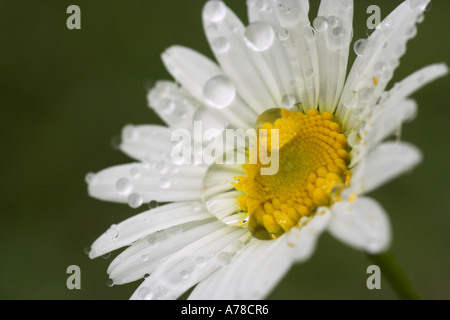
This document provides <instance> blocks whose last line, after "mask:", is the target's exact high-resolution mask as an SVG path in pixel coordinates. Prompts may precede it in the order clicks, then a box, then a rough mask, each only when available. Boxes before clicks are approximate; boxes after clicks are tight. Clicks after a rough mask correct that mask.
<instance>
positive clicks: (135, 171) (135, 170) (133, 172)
mask: <svg viewBox="0 0 450 320" xmlns="http://www.w3.org/2000/svg"><path fill="white" fill-rule="evenodd" d="M140 176H141V170H139V168H136V167H133V168H131V169H130V177H132V178H133V179H137V178H139V177H140Z"/></svg>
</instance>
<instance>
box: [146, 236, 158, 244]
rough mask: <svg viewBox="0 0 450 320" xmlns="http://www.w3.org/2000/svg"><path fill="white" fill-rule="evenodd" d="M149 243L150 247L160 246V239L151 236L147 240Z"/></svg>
mask: <svg viewBox="0 0 450 320" xmlns="http://www.w3.org/2000/svg"><path fill="white" fill-rule="evenodd" d="M147 242H148V244H149V246H150V247H156V246H157V245H158V237H156V236H151V237H149V238H148V239H147Z"/></svg>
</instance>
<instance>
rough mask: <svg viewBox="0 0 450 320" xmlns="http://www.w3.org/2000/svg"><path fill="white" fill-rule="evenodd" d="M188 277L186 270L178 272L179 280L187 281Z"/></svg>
mask: <svg viewBox="0 0 450 320" xmlns="http://www.w3.org/2000/svg"><path fill="white" fill-rule="evenodd" d="M188 277H189V272H187V271H186V270H182V271H180V279H183V280H184V279H187V278H188Z"/></svg>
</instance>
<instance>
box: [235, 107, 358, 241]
mask: <svg viewBox="0 0 450 320" xmlns="http://www.w3.org/2000/svg"><path fill="white" fill-rule="evenodd" d="M260 129H266V130H267V135H266V136H265V137H263V138H260V137H258V141H257V144H256V145H257V146H261V143H263V145H264V144H266V143H267V146H265V148H267V151H270V150H271V141H270V137H271V133H270V131H271V130H274V129H276V130H278V136H279V141H278V151H279V170H278V172H277V173H276V174H273V175H261V170H260V169H261V168H263V167H267V166H269V165H270V164H269V165H267V164H262V163H261V161H260V159H259V156H258V159H257V160H258V161H257V163H256V164H245V165H243V166H242V167H243V169H244V170H245V173H246V176H245V177H237V178H236V179H235V182H233V186H234V187H235V188H236V190H238V191H240V192H242V193H243V194H244V195H241V196H240V197H239V199H238V204H239V207H240V208H241V209H242V210H243V211H246V212H247V213H248V215H249V222H248V228H249V230H250V231H251V232H252V233H253V235H254V236H255V237H257V238H260V239H274V238H277V237H279V236H280V235H281V234H283V233H284V232H287V231H289V230H290V229H291V228H293V227H295V226H299V225H302V223H301V221H305V220H304V219H309V218H311V216H312V215H314V214H315V213H316V211H317V208H318V207H321V206H330V205H332V203H333V201H334V199H336V198H337V197H335V196H333V195H334V193H333V192H335V190H336V189H339V188H341V186H345V185H348V181H349V179H350V172H349V170H348V161H349V157H350V153H349V151H350V149H349V146H348V143H347V139H346V136H345V134H343V133H342V132H343V130H342V128H341V126H340V125H339V123H338V122H336V121H335V118H334V115H333V114H332V113H329V112H323V113H320V112H319V111H317V110H308V111H307V113H306V114H304V113H294V112H291V111H288V110H285V109H282V110H281V117H280V118H279V119H276V120H275V121H273V123H264V124H263V125H262V126H261V127H260ZM236 181H237V182H236ZM337 186H338V188H336V187H337ZM302 219H303V220H302Z"/></svg>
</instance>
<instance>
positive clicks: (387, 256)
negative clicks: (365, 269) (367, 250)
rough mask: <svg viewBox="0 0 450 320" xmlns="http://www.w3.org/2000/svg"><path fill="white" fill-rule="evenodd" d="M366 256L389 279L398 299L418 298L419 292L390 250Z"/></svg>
mask: <svg viewBox="0 0 450 320" xmlns="http://www.w3.org/2000/svg"><path fill="white" fill-rule="evenodd" d="M367 256H368V257H369V258H370V260H371V261H372V262H373V263H374V264H376V265H377V266H379V267H380V269H381V273H382V274H383V275H384V276H385V277H386V279H387V280H388V281H389V283H390V284H391V286H392V288H393V289H394V291H395V292H396V293H397V294H398V296H399V297H400V299H403V300H420V296H419V294H418V293H417V291H416V289H415V288H414V286H413V284H412V283H411V281H410V280H409V279H408V276H407V275H406V273H405V272H404V271H403V269H402V267H401V266H400V264H399V263H398V262H397V260H396V259H395V258H394V256H393V254H392V252H390V251H386V252H385V253H381V254H378V255H371V254H367Z"/></svg>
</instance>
